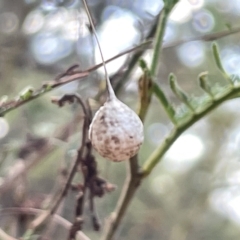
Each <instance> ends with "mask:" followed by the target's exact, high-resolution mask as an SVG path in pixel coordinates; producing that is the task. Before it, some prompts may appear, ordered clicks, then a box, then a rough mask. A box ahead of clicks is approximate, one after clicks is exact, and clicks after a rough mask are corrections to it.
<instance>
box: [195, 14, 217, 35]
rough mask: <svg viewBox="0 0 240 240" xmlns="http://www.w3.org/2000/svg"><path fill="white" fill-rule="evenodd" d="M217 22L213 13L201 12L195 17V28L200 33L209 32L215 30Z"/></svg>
mask: <svg viewBox="0 0 240 240" xmlns="http://www.w3.org/2000/svg"><path fill="white" fill-rule="evenodd" d="M214 25H215V20H214V17H213V15H212V13H211V12H209V11H207V10H200V11H199V12H197V13H195V14H194V16H193V27H194V29H195V30H196V31H198V32H203V33H205V32H209V31H211V30H212V29H213V28H214Z"/></svg>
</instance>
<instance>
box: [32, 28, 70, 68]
mask: <svg viewBox="0 0 240 240" xmlns="http://www.w3.org/2000/svg"><path fill="white" fill-rule="evenodd" d="M31 50H32V52H33V55H34V57H35V59H36V61H37V62H39V63H41V64H52V63H54V62H56V61H58V60H61V59H63V58H64V57H67V56H68V55H69V54H70V53H71V52H72V50H73V46H72V43H71V41H68V40H66V39H64V38H60V37H59V36H58V35H55V34H53V33H51V32H49V33H48V32H45V33H39V34H37V35H36V36H34V37H33V38H32V43H31Z"/></svg>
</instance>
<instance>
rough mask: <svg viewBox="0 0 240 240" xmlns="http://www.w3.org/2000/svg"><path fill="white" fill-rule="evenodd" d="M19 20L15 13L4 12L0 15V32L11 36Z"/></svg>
mask: <svg viewBox="0 0 240 240" xmlns="http://www.w3.org/2000/svg"><path fill="white" fill-rule="evenodd" d="M18 24H19V19H18V17H17V15H16V14H15V13H12V12H4V13H1V14H0V32H3V33H6V34H11V33H13V32H15V31H16V30H17V28H18Z"/></svg>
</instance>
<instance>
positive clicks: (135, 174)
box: [102, 8, 170, 240]
mask: <svg viewBox="0 0 240 240" xmlns="http://www.w3.org/2000/svg"><path fill="white" fill-rule="evenodd" d="M169 12H170V11H169V10H166V9H165V8H164V10H163V15H162V16H161V17H160V18H159V23H158V27H157V34H156V44H155V47H154V54H153V61H152V65H151V69H150V76H149V77H151V78H152V79H153V77H154V76H155V75H156V71H157V66H158V60H159V56H160V52H161V51H160V49H161V46H162V41H163V36H164V30H165V26H166V23H167V16H168V13H169ZM159 91H161V96H164V97H165V95H164V93H163V91H162V90H161V89H160V90H159ZM151 93H152V91H150V97H151ZM164 97H162V98H161V100H162V101H163V100H164V101H163V102H164V104H165V103H166V102H167V98H166V97H165V98H164ZM147 99H148V98H146V100H147ZM141 100H143V99H140V102H141ZM143 101H144V100H143ZM147 101H149V99H148V100H147ZM164 104H163V105H164ZM165 105H166V106H167V105H169V104H168V103H167V104H165ZM165 105H164V106H165ZM140 106H141V107H140V109H139V114H141V113H144V115H143V116H141V119H144V117H145V114H146V113H147V109H141V108H148V106H149V104H148V103H146V104H140ZM129 168H130V170H129V171H128V177H127V179H126V182H125V184H124V187H123V189H122V192H121V196H120V198H119V200H118V203H117V206H116V209H115V211H114V212H113V213H112V215H111V216H110V219H109V221H108V223H107V224H106V227H105V231H104V234H103V236H102V240H111V239H112V238H113V236H114V234H115V232H116V230H117V228H118V227H119V225H120V223H121V220H122V218H123V216H124V214H125V212H126V210H127V208H128V206H129V204H130V202H131V200H132V198H133V196H134V194H135V192H136V190H137V188H138V187H139V186H140V183H141V179H142V176H141V175H140V174H139V169H138V159H137V156H134V157H133V158H131V159H130V161H129Z"/></svg>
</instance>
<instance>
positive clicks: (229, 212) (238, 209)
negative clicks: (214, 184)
mask: <svg viewBox="0 0 240 240" xmlns="http://www.w3.org/2000/svg"><path fill="white" fill-rule="evenodd" d="M209 202H210V205H211V206H212V208H213V209H214V210H216V211H217V212H219V213H220V214H222V215H224V216H225V217H228V218H229V219H231V220H232V221H234V222H235V223H237V224H240V191H239V190H238V187H231V188H228V189H217V190H215V191H214V192H213V193H212V194H211V196H210V198H209Z"/></svg>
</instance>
